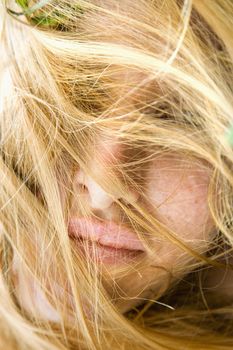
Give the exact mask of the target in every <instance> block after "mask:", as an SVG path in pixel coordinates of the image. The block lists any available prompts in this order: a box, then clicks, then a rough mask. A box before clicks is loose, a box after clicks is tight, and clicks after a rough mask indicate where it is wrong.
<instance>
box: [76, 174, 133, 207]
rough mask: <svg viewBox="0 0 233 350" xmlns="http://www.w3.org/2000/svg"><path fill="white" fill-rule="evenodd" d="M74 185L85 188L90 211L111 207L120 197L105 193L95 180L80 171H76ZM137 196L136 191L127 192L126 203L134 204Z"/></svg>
mask: <svg viewBox="0 0 233 350" xmlns="http://www.w3.org/2000/svg"><path fill="white" fill-rule="evenodd" d="M76 184H77V185H81V186H85V189H86V191H87V194H88V198H89V205H90V207H91V208H92V209H99V210H105V209H108V208H110V207H111V205H112V204H113V203H114V202H115V200H116V199H120V198H121V196H120V195H116V194H114V195H113V194H109V193H107V192H106V191H105V190H104V189H103V188H102V187H101V186H100V185H99V184H98V183H97V182H96V181H95V180H93V179H92V178H91V177H90V176H88V175H85V174H84V172H83V171H82V170H79V171H78V174H77V176H76ZM138 197H139V194H138V193H137V192H136V191H128V193H127V195H126V198H127V200H128V202H130V203H134V202H136V201H137V200H138Z"/></svg>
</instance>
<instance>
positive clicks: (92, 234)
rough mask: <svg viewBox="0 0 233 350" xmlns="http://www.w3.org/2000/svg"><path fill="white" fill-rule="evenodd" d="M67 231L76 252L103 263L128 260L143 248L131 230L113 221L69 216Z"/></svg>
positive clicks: (139, 254) (118, 262)
mask: <svg viewBox="0 0 233 350" xmlns="http://www.w3.org/2000/svg"><path fill="white" fill-rule="evenodd" d="M68 232H69V237H70V238H71V239H72V241H73V242H74V243H75V246H76V247H77V249H79V250H80V252H82V253H83V254H84V255H85V256H89V257H91V258H92V259H93V260H95V261H97V262H101V263H104V264H120V263H123V262H124V263H125V262H128V261H132V260H135V259H136V258H137V257H139V256H141V255H142V253H144V252H145V249H144V247H143V245H142V243H141V241H140V240H139V239H138V238H137V236H136V234H135V233H134V232H133V231H131V230H129V229H128V228H126V227H124V226H123V225H118V224H116V223H115V222H113V221H104V222H102V221H99V220H96V219H86V218H72V219H71V220H70V221H69V225H68Z"/></svg>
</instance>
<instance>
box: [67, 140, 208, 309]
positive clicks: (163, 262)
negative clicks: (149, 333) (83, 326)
mask: <svg viewBox="0 0 233 350" xmlns="http://www.w3.org/2000/svg"><path fill="white" fill-rule="evenodd" d="M96 149H97V151H96V153H95V155H96V157H95V156H93V158H92V163H91V164H90V167H91V168H92V169H95V170H96V173H97V174H98V176H100V177H101V176H102V177H104V176H105V173H104V172H105V171H106V170H105V169H106V168H105V166H106V165H108V168H109V167H110V166H111V165H114V164H116V163H117V160H118V161H120V160H121V157H122V153H123V152H124V149H121V146H120V145H119V144H118V146H116V145H114V141H113V140H112V141H111V142H109V140H108V141H107V142H105V143H104V144H103V139H102V141H100V143H99V144H98V147H97V148H96ZM98 152H101V157H102V159H103V160H104V162H105V164H104V166H103V167H102V166H101V163H99V162H96V159H97V158H98V160H99V154H98ZM83 176H84V177H83V179H82V181H84V182H85V184H86V186H87V189H88V190H89V192H88V191H87V192H86V193H85V194H84V195H83V197H82V199H83V202H86V207H87V208H88V207H89V210H90V211H93V212H95V213H97V215H98V216H99V217H100V218H103V219H106V220H114V221H116V222H118V221H119V218H120V212H119V208H117V207H116V206H115V205H114V201H113V200H112V199H111V198H109V196H108V194H107V193H105V192H104V191H103V192H102V197H101V200H99V201H98V203H97V201H95V207H93V203H94V200H93V199H96V198H97V197H98V198H99V199H100V196H99V191H98V184H96V183H95V181H94V180H93V179H91V178H90V177H86V178H85V175H83ZM210 176H211V169H210V167H209V166H208V165H207V164H206V163H205V162H204V161H201V160H197V159H194V158H187V157H184V156H181V155H178V154H174V153H171V154H166V155H161V156H159V157H157V158H156V159H154V160H153V162H152V163H151V164H150V166H149V169H148V171H147V173H146V180H145V184H146V186H145V196H146V197H147V204H146V205H145V206H146V208H147V209H148V210H149V211H150V212H151V213H152V215H154V217H155V218H156V219H158V220H159V221H160V222H162V223H163V224H165V225H166V226H167V227H168V228H169V229H171V230H172V231H173V233H175V234H176V236H177V238H178V239H180V240H182V241H183V242H184V243H185V244H187V245H188V246H189V247H190V248H193V249H196V250H197V251H198V252H199V253H202V252H204V251H206V250H207V249H208V242H209V241H211V237H212V235H213V233H214V224H213V221H212V219H211V216H210V212H209V209H208V204H207V196H208V186H209V181H210ZM104 195H105V196H106V198H104ZM134 196H135V193H134ZM135 198H136V200H137V201H138V203H139V202H140V201H142V199H141V198H140V197H138V196H135ZM107 199H108V202H107V201H106V200H107ZM74 203H75V201H74ZM106 203H107V205H106ZM97 206H98V207H97ZM77 210H78V209H77V206H75V205H74V207H73V214H75V212H76V214H77ZM150 248H151V249H152V250H153V251H154V253H153V254H150V255H149V254H148V255H147V257H146V260H145V263H144V264H141V265H139V266H137V268H136V270H133V271H132V270H131V271H130V272H128V273H127V274H126V276H125V277H123V278H120V279H118V278H117V274H116V275H115V273H114V271H111V268H108V267H107V269H108V273H110V276H111V278H109V277H108V279H109V280H110V282H108V281H106V285H105V287H106V289H107V290H108V292H109V295H110V296H112V298H113V299H115V298H116V300H115V301H114V302H115V304H116V305H117V306H118V307H119V309H120V310H121V311H122V312H125V311H127V310H128V309H130V308H131V307H133V306H135V305H137V304H138V303H140V302H142V301H141V300H142V299H141V298H148V297H152V296H154V295H155V294H156V293H159V292H161V293H162V290H165V289H166V288H167V286H168V285H169V284H170V282H171V281H173V280H175V279H177V278H178V277H182V276H183V274H184V273H183V274H182V273H176V268H177V267H180V266H183V267H185V266H187V265H188V264H189V263H192V262H194V258H193V257H191V256H190V254H188V253H187V252H184V251H183V250H182V249H181V248H180V247H178V246H177V245H175V244H174V243H172V242H171V241H169V240H167V239H166V238H163V237H158V236H156V233H155V238H154V240H151V246H150ZM187 272H188V271H187V269H186V273H187ZM172 274H173V275H174V277H171V276H172ZM115 277H116V280H115V282H117V285H118V287H119V290H120V291H119V295H122V293H123V295H124V296H126V297H127V296H129V297H131V298H134V299H132V300H124V299H122V298H121V297H120V296H119V295H118V294H117V293H116V291H115V287H116V285H115V286H114V287H113V283H112V278H115Z"/></svg>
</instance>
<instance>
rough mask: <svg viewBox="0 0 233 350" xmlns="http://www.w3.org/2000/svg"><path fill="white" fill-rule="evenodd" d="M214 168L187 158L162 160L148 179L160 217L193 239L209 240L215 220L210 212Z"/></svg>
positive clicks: (174, 228) (154, 164)
mask: <svg viewBox="0 0 233 350" xmlns="http://www.w3.org/2000/svg"><path fill="white" fill-rule="evenodd" d="M210 175H211V171H210V169H209V168H208V167H207V166H206V165H204V164H202V165H201V163H197V161H196V162H194V161H193V162H191V161H187V160H185V159H184V158H174V157H170V158H168V157H167V158H164V159H162V158H160V159H158V160H156V161H154V162H153V165H152V166H151V168H150V170H149V172H148V174H147V176H148V181H147V184H148V186H147V196H148V198H149V201H150V204H151V205H152V206H153V210H154V212H155V215H156V216H157V218H158V219H159V220H160V221H162V223H164V224H166V225H167V226H168V227H169V228H170V229H172V230H173V231H174V232H175V233H177V234H178V235H179V236H180V237H181V238H183V239H185V240H187V241H189V240H194V239H198V240H200V239H201V240H205V241H206V240H207V239H208V237H209V234H210V232H211V230H213V221H212V219H211V216H210V212H209V209H208V202H207V198H208V186H209V181H210Z"/></svg>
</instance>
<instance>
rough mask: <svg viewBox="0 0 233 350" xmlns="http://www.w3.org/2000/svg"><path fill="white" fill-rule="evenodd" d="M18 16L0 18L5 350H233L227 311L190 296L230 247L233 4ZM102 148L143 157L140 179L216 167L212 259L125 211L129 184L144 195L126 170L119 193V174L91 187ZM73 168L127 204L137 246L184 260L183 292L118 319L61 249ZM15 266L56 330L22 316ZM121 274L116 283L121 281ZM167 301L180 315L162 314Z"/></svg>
mask: <svg viewBox="0 0 233 350" xmlns="http://www.w3.org/2000/svg"><path fill="white" fill-rule="evenodd" d="M16 3H17V2H15V1H9V2H6V1H3V3H2V4H1V5H0V14H1V19H0V34H1V39H0V40H1V48H0V50H1V57H2V60H1V63H0V77H1V78H0V92H1V93H0V147H1V158H0V176H1V188H0V205H1V211H0V222H1V225H2V226H1V246H0V249H1V250H0V251H1V275H0V299H1V302H0V320H1V322H0V325H1V326H0V329H1V339H0V344H1V348H2V349H3V348H5V349H8V350H11V349H12V350H13V349H14V350H15V349H30V350H41V349H47V350H58V349H62V350H67V349H91V350H94V349H109V348H111V349H112V350H115V349H127V350H129V349H134V350H136V349H138V350H139V349H140V350H142V349H154V350H155V349H156V350H159V349H184V348H185V349H199V350H201V349H203V350H210V349H221V350H223V349H232V346H233V334H232V329H231V327H230V324H232V311H233V310H232V306H231V305H230V302H229V303H227V304H226V303H224V302H222V301H221V300H212V299H211V293H210V295H208V294H207V295H205V296H203V291H202V288H201V286H200V285H199V282H198V281H199V280H200V278H201V273H202V268H201V267H204V266H205V267H207V266H210V265H211V264H212V265H216V266H220V263H218V259H219V258H221V257H222V256H223V255H224V254H226V250H229V252H230V251H231V249H232V242H233V235H232V217H233V216H232V204H233V203H232V198H233V196H232V193H233V171H232V170H233V167H232V164H233V152H232V148H231V144H230V143H229V142H228V139H227V135H228V130H229V128H230V127H231V123H232V119H233V117H232V116H233V106H232V97H233V94H232V60H233V3H232V1H231V0H206V1H203V0H193V1H192V0H185V1H178V0H167V1H164V0H137V1H135V0H127V1H123V0H119V1H111V0H106V1H104V0H89V1H82V0H77V1H75V0H72V1H66V0H60V1H50V2H48V1H47V2H45V1H44V6H43V7H40V8H37V9H36V11H35V13H33V14H27V13H25V12H24V16H23V15H22V16H21V15H20V16H17V13H18V12H20V11H21V12H22V9H20V7H19V6H17V4H16ZM22 3H23V2H22V1H21V2H20V1H18V4H22ZM24 3H25V2H24ZM26 3H27V2H26ZM33 4H34V5H35V4H36V2H34V1H32V5H33ZM7 9H8V10H7ZM25 14H26V16H25ZM98 134H104V135H107V136H109V137H112V136H116V137H117V138H120V140H121V142H124V143H126V144H127V145H128V146H129V147H134V148H136V149H137V150H138V152H142V151H146V154H147V157H145V158H144V159H141V160H140V164H143V162H144V163H145V167H146V164H147V163H146V162H148V160H149V159H150V157H151V156H156V155H159V154H161V153H164V154H165V153H166V152H179V153H181V154H184V155H186V156H191V157H193V159H203V160H204V161H206V162H207V163H208V164H209V165H210V166H211V168H212V169H213V175H212V177H211V183H210V188H209V197H208V204H209V208H210V211H211V215H212V217H213V220H214V223H215V226H216V228H217V231H218V233H219V234H218V235H217V238H216V239H215V240H214V242H210V245H209V249H211V254H210V253H207V254H206V252H203V254H200V252H197V251H195V249H191V248H190V247H187V246H186V245H185V244H184V243H183V242H182V241H181V240H178V239H177V238H176V235H175V234H174V233H173V232H172V231H171V230H169V229H168V228H166V227H165V226H164V225H162V224H161V223H160V222H159V221H158V220H156V219H155V218H154V217H153V216H151V214H149V213H147V212H146V211H145V209H143V208H141V207H140V206H137V205H136V204H134V203H131V202H130V199H129V198H128V197H127V195H126V194H127V191H126V187H127V186H128V185H126V184H130V186H138V187H137V190H138V191H141V192H142V195H143V191H142V188H141V187H140V185H138V184H137V183H136V181H133V180H132V179H131V177H130V171H128V170H127V169H130V167H132V166H133V162H132V163H129V164H128V167H127V164H119V165H118V168H117V171H118V172H120V173H121V174H122V175H123V176H124V177H123V178H124V179H126V181H125V182H124V184H123V183H122V182H120V181H118V178H117V177H116V173H115V172H110V173H109V175H108V176H107V177H106V178H105V179H101V180H100V179H99V178H96V174H94V173H93V172H92V170H91V169H89V168H88V162H87V160H88V159H90V157H91V154H92V153H91V151H92V149H93V142H94V140H95V137H96V135H98ZM99 161H100V162H101V159H99ZM77 165H78V166H80V167H82V168H84V169H85V171H86V172H87V173H89V174H91V176H92V177H94V178H96V181H98V182H99V183H100V185H101V186H102V187H103V188H104V189H105V190H106V191H107V192H109V193H110V194H111V195H112V196H114V193H113V192H112V188H116V189H117V191H118V192H119V193H121V198H123V199H125V202H124V201H123V200H121V201H120V200H117V201H116V202H117V204H118V205H119V206H120V207H121V208H122V210H124V212H125V213H126V214H127V216H128V218H129V220H130V221H131V222H132V223H133V224H134V225H135V230H136V231H137V232H138V234H139V236H140V237H141V235H140V232H141V231H140V230H142V229H146V230H147V231H149V232H151V234H153V235H154V234H155V233H154V232H156V234H158V235H160V236H163V237H165V238H166V239H168V240H171V241H172V242H173V243H174V244H177V245H179V246H180V247H181V248H182V249H183V250H185V251H186V252H188V253H189V255H190V257H192V259H193V260H190V262H189V264H188V265H186V266H179V268H177V269H178V271H176V273H177V276H179V278H180V279H181V278H183V277H184V275H185V274H187V273H188V272H191V273H190V274H189V276H188V277H187V278H190V281H188V280H187V283H186V284H185V282H183V284H181V283H179V284H178V283H177V280H175V281H173V279H172V278H171V285H170V284H169V281H168V286H169V285H170V286H172V288H171V287H170V288H167V289H166V288H165V289H166V290H165V291H161V292H160V293H158V295H155V296H154V299H153V300H152V301H151V300H149V301H148V302H147V303H146V304H144V306H143V307H141V309H140V310H135V311H133V310H132V311H131V312H128V313H127V314H126V315H122V314H121V313H120V312H119V311H118V310H117V308H116V307H115V306H114V305H113V304H112V303H111V302H109V297H108V295H107V293H106V292H105V289H104V288H103V284H102V282H103V281H102V279H103V280H104V271H102V273H103V275H102V274H100V272H99V271H98V270H97V268H96V267H95V264H92V263H91V262H88V261H87V262H85V261H83V260H82V258H81V257H79V256H78V255H77V254H76V253H75V252H74V251H73V250H72V247H71V246H70V242H69V238H68V235H67V228H66V224H65V222H66V221H65V219H66V218H67V217H68V215H69V201H68V200H67V202H66V203H65V208H66V210H65V213H64V210H63V206H62V203H61V197H60V192H59V186H60V185H61V184H63V185H62V186H63V189H64V191H66V193H67V197H68V198H69V195H70V193H71V192H72V190H71V188H70V186H69V184H70V181H71V178H72V171H71V172H70V173H68V174H67V169H74V167H75V166H77ZM135 166H137V164H136V165H135ZM113 184H114V186H113ZM38 193H39V195H38ZM126 202H127V203H130V205H126ZM79 205H80V207H81V206H82V203H81V202H80V203H79ZM81 210H83V215H86V213H85V210H84V209H82V208H81ZM142 239H143V237H142ZM144 243H145V245H146V246H147V248H148V249H149V247H148V245H147V242H146V241H145V242H144ZM39 247H40V248H39ZM14 256H16V257H17V258H15V259H16V260H17V262H15V261H14ZM15 264H16V265H17V266H20V267H19V269H20V271H18V273H19V274H21V276H22V278H25V279H24V281H26V280H27V276H29V277H30V278H31V277H32V278H33V279H34V280H35V281H36V283H37V284H38V285H39V286H40V288H41V290H42V291H43V293H44V295H46V300H48V302H49V304H50V305H52V306H53V308H54V309H55V310H56V312H57V315H58V316H57V319H51V320H46V319H44V318H43V317H41V315H39V314H38V305H31V306H32V307H31V310H30V312H28V311H27V310H25V309H24V308H23V307H22V305H21V304H20V301H19V300H18V298H17V291H15V287H14V279H16V277H15V272H14V266H15ZM135 268H137V266H136V267H135ZM229 268H230V267H229ZM138 269H139V270H140V267H138ZM127 271H128V270H127V268H126V270H123V271H117V272H116V276H117V277H116V280H117V278H118V277H119V276H122V275H124V274H126V275H127ZM192 271H193V272H192ZM190 276H191V277H190ZM192 278H193V280H192ZM178 280H179V279H178ZM192 281H194V282H192ZM25 283H26V282H25ZM192 283H194V287H192V288H193V289H191V287H190V285H192ZM54 285H56V286H58V285H60V286H65V285H69V292H65V291H62V293H60V294H59V292H57V290H58V288H57V289H56V288H55V287H54ZM31 288H32V289H33V286H31ZM181 291H182V293H184V291H187V292H188V291H189V293H190V295H189V297H188V298H187V301H186V302H182V301H179V300H180V299H182V293H181ZM61 294H62V295H61ZM64 294H65V296H64ZM71 296H72V307H71V305H70V304H69V303H68V302H67V300H68V299H69V298H70V297H71ZM84 296H85V300H87V302H88V305H85V303H84V302H83V300H84ZM161 297H162V299H161ZM208 297H209V299H208ZM25 298H30V293H29V294H28V296H25ZM159 298H160V299H159ZM172 298H173V299H174V298H175V300H176V303H177V307H176V309H175V310H170V309H166V308H163V307H162V306H161V304H163V303H164V304H165V303H169V301H170V300H171V299H172ZM157 299H159V300H157ZM209 300H211V302H210V301H209ZM156 301H158V303H156ZM209 302H210V305H209V304H208V303H209ZM159 303H161V304H159ZM85 308H86V309H85ZM90 309H91V310H92V311H91V313H90V311H87V310H90Z"/></svg>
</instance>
